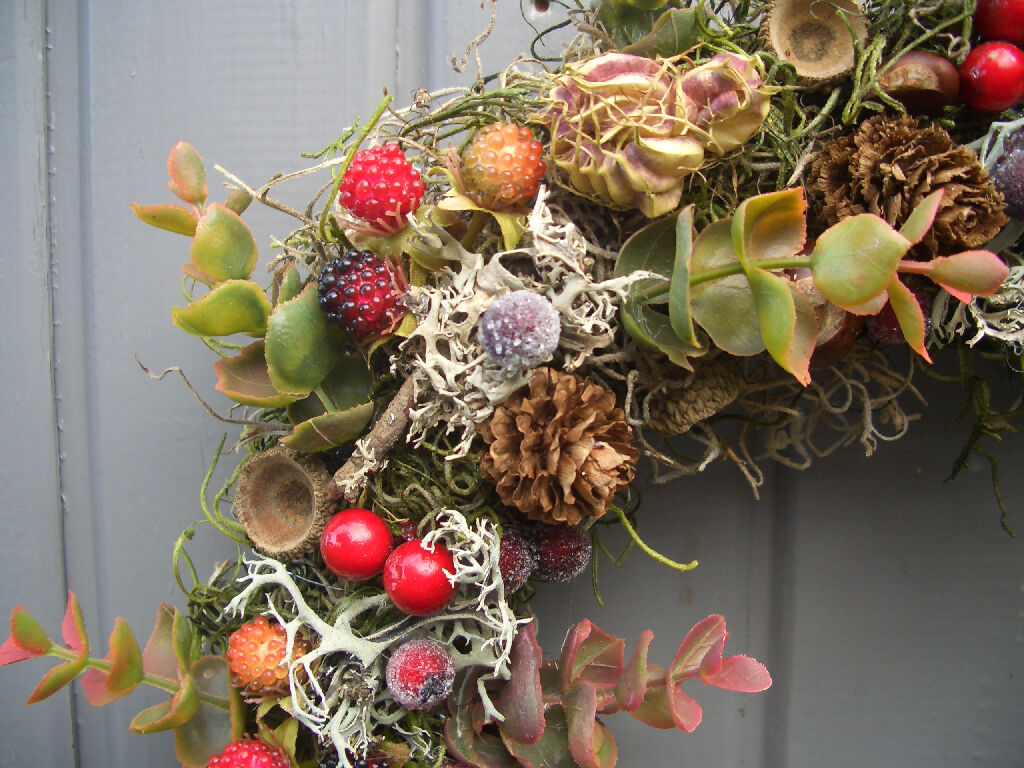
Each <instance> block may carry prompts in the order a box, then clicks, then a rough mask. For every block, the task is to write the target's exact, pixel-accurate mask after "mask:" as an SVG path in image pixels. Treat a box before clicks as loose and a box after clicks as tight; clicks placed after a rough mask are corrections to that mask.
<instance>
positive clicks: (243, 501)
mask: <svg viewBox="0 0 1024 768" xmlns="http://www.w3.org/2000/svg"><path fill="white" fill-rule="evenodd" d="M330 483H331V476H330V474H329V473H328V472H327V468H326V467H325V466H324V464H323V462H322V461H320V459H318V458H315V457H313V456H309V455H304V454H297V453H295V452H294V451H291V450H289V449H287V448H285V447H283V446H278V447H275V448H271V449H270V450H269V451H264V452H263V453H259V454H256V455H255V456H253V457H252V458H250V459H249V460H248V461H247V462H246V463H245V466H243V467H242V472H241V474H240V475H239V477H238V487H237V489H236V490H235V516H236V517H237V518H238V522H240V523H241V524H242V528H244V529H245V534H246V535H247V536H248V537H249V539H250V540H251V541H252V544H253V549H255V550H257V551H259V552H262V553H263V554H265V555H269V556H270V557H273V558H274V559H276V560H282V561H289V560H298V559H299V558H301V557H303V556H304V555H306V554H307V553H309V552H311V551H312V550H313V548H314V547H315V546H316V545H317V544H318V542H319V540H320V534H321V533H323V530H324V525H326V523H327V521H328V520H329V519H330V517H331V514H332V508H331V502H330V498H329V496H328V493H327V489H328V487H329V486H330Z"/></svg>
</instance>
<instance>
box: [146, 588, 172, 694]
mask: <svg viewBox="0 0 1024 768" xmlns="http://www.w3.org/2000/svg"><path fill="white" fill-rule="evenodd" d="M177 614H178V609H177V608H175V607H174V606H173V605H171V604H170V603H160V606H159V607H158V608H157V609H156V621H154V622H153V631H152V632H151V633H150V635H149V640H147V641H146V647H145V648H144V649H143V650H142V669H143V671H144V672H145V673H146V674H148V675H155V676H157V677H163V678H166V679H168V680H175V679H177V677H178V659H177V657H176V656H175V653H174V638H173V635H172V628H173V626H174V618H175V616H176V615H177Z"/></svg>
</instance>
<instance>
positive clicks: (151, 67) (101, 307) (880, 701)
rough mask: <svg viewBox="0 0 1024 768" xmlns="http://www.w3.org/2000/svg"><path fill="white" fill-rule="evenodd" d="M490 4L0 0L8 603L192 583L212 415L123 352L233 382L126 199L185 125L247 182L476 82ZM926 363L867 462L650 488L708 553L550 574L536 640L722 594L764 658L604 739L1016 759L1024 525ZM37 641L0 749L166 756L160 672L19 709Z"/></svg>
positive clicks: (667, 754)
mask: <svg viewBox="0 0 1024 768" xmlns="http://www.w3.org/2000/svg"><path fill="white" fill-rule="evenodd" d="M499 5H500V20H499V26H498V30H497V32H496V34H495V35H494V37H493V39H492V40H491V41H489V43H488V44H487V46H485V49H484V69H485V71H493V70H495V69H497V68H499V67H500V66H501V65H502V64H503V63H504V62H505V61H506V60H507V59H508V57H509V56H510V55H511V54H513V53H515V52H518V51H520V50H522V49H523V48H524V47H525V44H526V42H527V41H528V40H529V37H530V32H529V30H528V28H527V27H526V26H525V25H524V24H523V22H522V20H521V19H520V18H519V9H518V4H517V3H516V2H515V0H502V2H501V3H500V4H499ZM486 18H487V13H486V12H485V11H482V10H481V9H480V8H479V6H478V4H477V3H476V2H475V1H471V2H457V1H456V0H450V1H449V2H441V1H440V0H439V1H437V2H416V1H415V0H406V2H402V3H398V2H395V1H394V0H390V1H387V0H374V1H373V2H369V3H367V2H356V1H355V0H352V1H351V2H342V1H341V0H319V1H318V2H294V1H292V2H284V1H281V2H271V1H270V0H248V1H243V0H218V1H216V2H214V1H212V0H188V1H176V2H153V3H139V2H137V0H133V1H131V2H129V1H128V0H96V1H95V2H84V1H83V2H81V3H79V4H75V3H74V2H71V1H70V0H51V1H50V2H44V0H2V2H0V139H2V141H0V168H2V169H3V174H4V178H5V183H4V184H3V185H2V186H0V231H2V232H3V233H4V240H5V242H6V243H7V246H6V248H5V252H4V254H3V256H2V257H0V288H2V291H0V296H2V297H3V302H2V304H0V312H2V323H0V361H2V362H0V365H2V368H3V378H2V390H0V395H2V397H0V402H2V403H3V404H4V416H5V418H4V422H5V425H6V429H5V433H6V434H5V440H4V447H3V460H2V461H0V488H2V489H3V497H2V498H3V501H2V505H0V514H2V518H3V535H2V537H0V548H2V557H0V584H2V585H3V586H2V588H3V600H2V601H0V611H2V613H3V614H4V615H6V614H7V613H8V611H9V610H10V609H11V608H12V607H13V606H14V605H15V604H18V603H21V604H24V605H25V606H26V607H28V608H29V609H30V610H31V611H32V612H34V613H35V615H36V616H37V617H39V618H40V620H41V621H42V622H43V623H44V625H45V626H46V627H47V628H48V629H50V630H51V632H52V633H53V634H56V633H57V632H58V627H59V622H60V617H61V615H62V611H63V606H64V595H65V590H66V589H67V588H68V587H69V586H70V587H72V588H73V589H74V590H75V591H76V592H77V594H78V596H79V598H80V600H81V602H82V605H83V608H84V612H85V617H86V622H87V625H88V626H89V627H90V628H91V633H92V637H93V640H94V643H95V644H96V645H97V646H102V645H103V643H104V641H105V637H106V635H107V633H108V632H109V630H110V627H111V625H112V622H113V619H114V617H115V616H123V617H125V618H126V619H127V620H128V621H129V623H130V624H131V625H132V626H133V627H134V628H135V629H136V633H137V635H138V636H139V639H140V641H144V639H145V637H146V636H147V635H148V633H149V629H150V627H151V624H152V618H153V613H154V611H155V609H156V606H157V604H158V603H159V602H160V601H162V600H172V601H175V600H178V599H179V594H178V592H177V589H176V587H175V586H174V584H173V581H172V578H171V574H170V555H169V552H170V545H171V543H172V542H173V541H174V539H175V537H176V536H177V535H178V533H179V532H180V531H181V530H182V529H183V528H184V527H185V526H187V525H188V524H189V523H190V522H191V521H192V520H195V519H196V518H198V517H199V516H200V512H199V509H198V506H197V501H196V495H197V493H198V486H199V482H200V480H201V478H202V475H203V473H204V471H205V469H206V467H207V465H208V462H209V460H210V458H211V452H212V451H213V450H214V448H215V446H216V442H217V439H218V438H219V436H220V435H221V434H222V431H223V429H222V426H221V425H219V424H217V423H215V422H214V421H213V420H212V419H210V418H208V417H207V416H206V415H205V414H204V413H203V412H202V411H201V410H200V409H199V407H198V405H197V404H196V403H195V402H194V401H193V400H192V398H191V397H190V395H189V394H188V393H187V392H186V391H185V389H184V388H183V387H182V386H180V385H179V383H178V382H176V381H171V380H166V381H164V382H163V383H155V382H152V381H150V380H149V379H148V378H147V377H146V376H145V375H144V374H142V373H141V372H140V370H139V368H138V367H137V366H136V364H135V362H134V360H133V355H138V356H139V357H140V359H141V360H142V361H143V362H144V363H145V364H146V365H148V366H150V367H152V368H155V369H161V368H163V367H165V366H170V365H181V366H183V367H184V368H185V369H186V371H187V372H188V373H189V374H190V376H191V377H192V379H193V381H194V382H195V384H196V385H197V387H198V388H199V389H200V391H202V392H204V393H208V394H209V395H210V396H211V400H212V401H213V402H214V403H215V404H217V405H218V406H219V407H222V408H223V407H224V406H225V405H226V401H224V400H223V398H219V396H216V395H215V393H213V391H212V386H213V381H214V378H213V374H212V370H211V363H212V361H213V357H212V353H210V352H208V351H207V350H206V349H205V348H203V347H202V346H201V345H200V344H199V343H198V342H197V341H196V340H195V339H193V338H191V337H187V336H186V335H185V334H183V333H181V332H180V331H178V330H176V329H175V328H173V327H172V326H171V323H170V307H171V306H172V305H174V304H175V303H180V293H179V280H180V271H179V264H180V263H182V262H183V261H185V260H186V258H187V255H186V253H187V252H186V245H187V243H186V241H185V240H184V239H183V238H179V237H177V236H174V235H171V234H169V233H164V232H160V231H157V230H154V229H151V228H147V227H145V226H143V225H142V224H140V223H139V222H138V221H136V219H135V218H134V216H133V215H132V212H131V210H130V209H129V207H128V203H129V202H130V201H137V202H142V203H154V202H169V201H170V200H171V198H170V195H169V193H168V192H167V191H166V190H165V189H164V187H163V184H164V180H165V178H166V176H165V169H164V164H165V160H166V155H167V151H168V150H169V148H170V147H171V146H172V145H173V143H174V142H175V141H177V140H178V139H181V138H184V139H186V140H188V141H189V142H191V143H192V144H193V145H194V146H195V147H197V148H198V149H199V151H200V152H201V153H202V154H203V155H204V157H205V159H206V161H207V164H208V166H212V165H213V163H214V162H216V163H219V164H221V165H223V166H225V167H227V168H229V169H231V170H233V171H236V172H238V173H240V174H241V175H242V176H243V177H244V178H245V179H247V180H249V181H251V182H252V183H256V184H258V183H260V182H262V181H263V180H265V179H266V178H268V177H269V176H270V175H271V174H272V173H274V172H275V171H280V170H291V169H294V168H298V167H301V165H302V163H303V162H304V161H302V160H301V159H300V158H299V157H298V153H299V152H300V151H303V150H312V149H318V148H319V147H321V146H323V145H324V144H325V143H327V142H328V141H330V140H332V139H333V138H334V137H335V136H337V135H338V133H339V132H340V129H341V128H342V127H343V126H345V125H346V124H347V123H348V122H349V121H350V120H351V119H352V118H353V117H354V116H356V115H363V116H366V115H368V114H369V112H370V111H371V110H372V107H373V106H374V105H375V104H376V103H377V101H378V99H379V97H380V87H381V86H382V85H386V86H387V87H388V88H389V89H391V90H392V92H393V93H394V94H396V100H397V102H398V103H404V102H407V101H408V99H409V96H410V94H411V93H412V91H413V90H414V89H415V88H418V87H427V88H436V87H440V86H442V85H447V84H451V83H453V82H457V81H461V82H465V81H466V77H462V78H461V80H460V78H459V77H457V76H456V75H454V73H453V72H452V71H451V69H450V66H449V64H448V60H449V58H450V57H451V55H452V54H455V53H460V54H461V52H462V50H463V47H464V44H465V42H466V41H467V40H469V39H471V38H472V37H473V36H474V35H475V34H477V33H478V31H480V30H481V29H482V28H483V26H484V25H485V21H486ZM211 180H212V181H214V182H216V179H215V178H214V177H213V176H212V175H211ZM294 193H295V194H294V197H293V198H291V200H290V201H291V202H292V203H293V204H297V203H300V202H303V201H304V200H305V190H304V189H303V188H300V187H299V188H296V189H295V190H294ZM246 218H247V220H248V221H249V223H250V225H251V226H252V227H253V229H254V231H255V233H256V235H257V240H258V242H259V243H260V247H261V257H266V256H267V255H268V254H269V253H270V251H269V248H268V247H267V244H268V243H269V240H270V237H271V236H272V235H276V236H283V235H284V234H286V233H287V229H288V227H289V223H288V222H287V221H285V220H284V218H283V217H282V216H279V215H276V214H274V215H271V213H270V212H267V211H263V210H253V211H251V213H249V214H247V216H246ZM263 260H265V259H263ZM927 391H928V396H929V399H930V400H931V403H932V407H931V408H930V409H929V410H928V412H927V414H926V416H925V418H923V419H922V420H921V421H919V422H916V423H915V424H914V425H913V427H912V430H911V435H910V436H909V437H908V438H906V439H905V440H902V441H900V442H898V443H896V444H893V445H883V446H882V447H881V448H880V449H879V451H878V454H877V455H876V457H874V458H873V459H871V460H867V459H865V458H864V457H863V455H861V454H860V452H859V451H858V450H857V449H856V448H850V449H848V450H845V451H843V452H841V453H839V454H838V455H834V456H832V457H831V458H829V459H827V460H825V461H822V462H820V463H819V464H818V465H817V466H816V468H815V471H813V473H811V472H808V473H803V474H801V473H794V472H789V471H784V470H779V469H772V470H770V472H769V474H768V478H767V484H766V486H765V488H764V489H763V494H762V500H761V501H760V502H755V501H754V500H753V499H752V498H751V496H750V494H749V492H748V490H747V489H746V488H745V486H744V484H743V483H742V482H740V480H739V478H738V475H737V474H736V472H735V470H733V469H731V468H730V467H727V466H724V465H721V466H716V467H713V468H712V469H711V470H710V471H708V472H707V473H706V474H705V475H703V476H701V477H699V478H696V479H691V480H684V481H680V482H678V483H676V484H674V485H671V486H667V487H665V486H663V487H658V488H651V489H648V490H647V491H646V497H645V501H646V505H647V506H646V512H645V515H644V518H643V533H644V534H645V535H646V536H647V537H648V538H649V539H650V540H651V541H653V542H655V543H656V544H657V545H658V546H659V547H660V548H661V549H662V550H664V551H665V553H666V554H668V555H669V556H672V557H675V558H677V559H689V558H691V557H698V558H700V559H701V561H702V564H701V566H700V568H699V569H698V570H697V571H696V572H695V573H693V574H690V575H680V574H676V573H673V572H669V571H666V570H664V569H662V568H660V567H658V566H656V565H655V564H654V563H652V562H651V561H649V560H647V559H646V558H645V557H644V556H642V555H641V554H639V553H636V554H634V555H632V556H631V557H630V559H629V561H628V563H627V565H626V567H625V568H624V569H623V570H622V571H621V572H618V573H614V574H613V573H612V566H610V565H608V564H605V566H604V568H603V574H604V576H605V578H604V581H603V592H604V598H605V606H604V607H603V608H601V607H598V606H597V605H596V603H595V600H594V597H593V595H592V593H591V591H590V587H589V583H588V581H587V579H585V578H584V579H581V580H580V581H579V583H576V584H572V585H565V586H552V587H545V588H544V589H543V590H542V593H541V595H540V597H539V598H538V600H537V602H536V605H537V608H538V610H539V612H540V614H541V635H540V636H541V642H542V644H543V645H545V647H546V648H547V650H548V652H549V654H553V653H554V652H556V651H557V648H558V646H559V644H560V642H561V639H562V634H563V632H564V629H565V628H566V627H567V626H568V624H569V623H570V622H571V621H575V620H578V619H580V618H582V617H583V616H584V615H585V616H589V617H590V618H592V619H593V620H594V621H595V622H597V623H598V624H599V625H601V626H603V627H604V628H605V629H607V630H609V631H611V632H614V633H616V634H620V635H625V636H627V638H628V639H629V640H630V643H632V640H633V639H634V638H635V637H636V636H637V635H638V634H639V632H640V631H641V630H642V629H644V628H645V627H651V628H652V629H653V630H654V632H655V645H654V648H653V650H652V659H653V660H654V661H656V662H661V663H662V664H664V663H667V662H668V661H669V660H670V659H671V657H672V654H673V652H674V649H675V647H676V644H677V643H678V641H679V639H680V638H681V635H682V633H683V632H685V630H686V629H687V628H688V627H689V626H690V625H691V624H693V623H694V622H696V621H697V620H699V619H701V618H703V617H704V616H706V615H707V614H708V613H713V612H714V613H722V614H724V615H725V616H726V618H727V619H728V622H729V627H730V629H731V632H732V641H731V644H730V646H729V648H730V649H731V650H732V652H734V653H747V654H750V655H753V656H755V657H757V658H759V659H761V660H762V661H764V662H765V663H766V664H767V665H768V666H769V667H770V669H771V670H772V672H773V674H774V677H775V680H776V683H775V686H774V688H773V689H772V690H771V691H770V692H768V693H766V694H762V695H757V696H743V695H740V694H734V693H726V692H721V691H718V690H717V689H711V688H707V689H704V690H696V691H694V693H695V695H696V696H697V698H698V699H699V700H700V701H701V702H702V703H703V704H704V705H705V722H704V724H703V725H701V727H700V728H699V729H698V730H697V731H696V732H695V733H694V734H691V735H685V734H681V733H678V732H674V733H665V732H654V731H651V730H649V729H646V728H643V727H641V726H639V725H638V724H636V723H634V722H633V721H632V720H631V719H630V718H628V717H624V716H620V717H615V718H610V719H609V721H608V725H609V726H610V728H611V730H612V732H613V733H614V734H615V736H616V738H617V740H618V742H619V746H620V754H622V755H624V757H623V759H622V760H621V761H620V765H623V766H626V767H627V768H628V767H630V766H636V765H652V766H676V765H683V764H687V765H691V764H692V765H710V766H741V765H744V766H794V767H801V768H802V767H804V766H808V767H809V766H851V767H852V766H866V765H878V766H950V767H952V766H969V765H979V766H980V765H984V766H1020V765H1024V757H1022V756H1024V718H1022V715H1024V557H1022V554H1021V553H1022V550H1021V547H1022V546H1024V543H1022V542H1020V541H1014V540H1011V539H1010V538H1009V537H1007V536H1006V535H1005V534H1003V532H1002V531H1001V530H1000V528H999V526H998V522H997V517H998V513H997V511H996V509H995V506H994V503H993V500H992V495H991V490H990V487H989V485H988V477H987V470H985V468H984V467H983V466H982V465H981V464H980V463H978V464H976V466H975V468H974V469H973V470H972V471H971V472H969V473H966V474H965V475H964V476H963V477H961V478H960V479H958V480H957V481H956V482H954V483H944V482H943V479H944V478H945V477H946V475H947V474H948V470H949V467H950V465H951V463H952V460H953V458H954V456H955V454H956V452H957V450H958V449H959V446H960V444H961V441H962V440H963V438H964V437H965V435H966V430H967V426H966V424H964V423H953V416H954V415H955V414H956V413H957V412H958V410H959V408H960V406H961V397H960V395H959V393H958V392H957V391H956V390H955V388H948V389H946V390H937V389H935V388H934V387H931V388H930V389H928V390H927ZM229 429H230V428H229ZM231 436H232V437H233V436H234V435H233V434H232V435H231ZM1021 448H1022V444H1021V439H1020V438H1019V437H1010V438H1008V439H1007V440H1005V441H1004V443H1003V445H1002V446H1001V447H1000V455H1001V457H1002V473H1003V478H1004V481H1005V486H1006V487H1005V491H1006V494H1007V498H1008V499H1009V500H1010V503H1011V507H1012V510H1013V513H1014V520H1013V521H1014V522H1015V523H1016V525H1017V527H1018V529H1021V530H1024V514H1022V513H1021V512H1022V510H1021V505H1020V504H1019V502H1018V501H1017V499H1019V497H1020V495H1021V494H1022V493H1024V480H1022V479H1021V469H1022V467H1024V464H1022V462H1021V459H1020V456H1021V453H1020V452H1021ZM191 551H192V552H193V554H194V556H195V559H196V561H197V563H199V564H200V565H201V567H202V568H207V567H210V568H212V565H213V563H214V562H215V560H216V559H217V558H218V557H219V556H228V555H230V554H231V549H230V548H226V545H225V544H224V543H223V541H222V540H219V537H218V536H217V535H216V534H214V533H211V532H209V531H204V530H203V529H202V528H200V532H199V535H198V536H197V540H196V541H195V542H194V543H193V545H192V547H191ZM613 576H614V578H613ZM101 652H102V650H101ZM48 665H49V662H45V661H34V662H26V663H24V664H22V665H19V666H17V667H11V668H7V669H4V670H3V671H2V672H0V675H2V677H0V680H2V690H3V694H4V696H3V703H2V704H0V765H2V766H90V767H94V768H101V767H106V766H111V767H112V768H129V767H130V766H131V767H134V766H172V765H174V764H175V761H174V758H173V749H172V744H171V737H170V736H169V735H160V736H151V737H143V736H135V735H132V734H130V733H129V732H128V731H127V724H128V721H129V720H130V718H131V716H132V715H133V714H134V713H135V712H137V711H138V710H139V709H141V708H143V707H144V706H149V705H151V704H154V703H156V702H157V701H159V700H160V695H158V694H157V693H154V692H151V691H140V692H137V693H135V694H133V695H132V696H131V697H129V698H128V699H127V700H124V701H122V702H119V703H117V704H114V705H112V706H110V707H107V708H106V709H102V710H96V709H93V708H91V707H89V706H88V704H87V703H86V702H85V701H84V698H83V697H82V695H81V693H80V691H79V690H78V689H77V688H76V689H74V690H72V691H71V692H70V693H69V692H67V691H65V692H62V693H60V694H58V695H56V696H54V697H53V698H52V699H50V700H49V701H47V702H45V703H43V704H40V705H37V706H35V707H32V708H26V707H24V706H23V705H22V702H23V701H24V700H25V699H26V698H27V697H28V694H29V692H30V691H31V689H32V687H33V686H34V685H35V683H36V681H37V680H38V679H39V678H40V677H41V675H42V674H43V671H44V670H45V669H46V668H47V667H48ZM698 687H699V686H698Z"/></svg>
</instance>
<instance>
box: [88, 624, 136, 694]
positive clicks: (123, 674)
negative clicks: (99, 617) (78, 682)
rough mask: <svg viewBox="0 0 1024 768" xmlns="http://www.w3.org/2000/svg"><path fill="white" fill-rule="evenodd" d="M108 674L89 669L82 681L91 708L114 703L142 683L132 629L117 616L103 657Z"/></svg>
mask: <svg viewBox="0 0 1024 768" xmlns="http://www.w3.org/2000/svg"><path fill="white" fill-rule="evenodd" d="M106 661H108V662H110V670H109V671H103V670H99V669H95V668H93V669H90V670H89V671H87V672H86V673H85V675H84V676H83V677H82V688H84V689H85V697H86V699H88V701H89V703H90V704H92V705H93V706H94V707H102V706H105V705H107V704H109V703H110V702H112V701H117V700H118V699H120V698H122V697H123V696H127V695H128V694H129V693H131V692H132V691H134V690H135V688H136V687H138V685H139V683H141V682H142V674H143V673H142V654H141V653H139V644H138V643H137V642H136V640H135V634H134V633H133V632H132V630H131V627H129V626H128V624H127V623H126V622H125V620H124V619H122V618H121V617H120V616H119V617H117V618H116V619H114V629H113V631H112V632H111V633H110V652H109V653H108V654H107V656H106Z"/></svg>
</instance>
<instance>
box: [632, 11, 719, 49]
mask: <svg viewBox="0 0 1024 768" xmlns="http://www.w3.org/2000/svg"><path fill="white" fill-rule="evenodd" d="M700 39H701V29H700V24H698V23H697V11H696V10H691V9H686V10H680V9H672V10H668V11H665V12H664V13H663V14H661V16H659V17H658V18H657V20H656V21H655V22H654V25H653V26H652V27H651V31H650V32H648V33H647V34H646V35H644V36H643V37H642V38H640V39H639V40H637V41H636V42H635V43H631V44H630V45H627V46H626V47H625V48H623V49H622V52H623V53H631V54H633V55H635V56H647V57H649V58H652V59H653V58H654V57H655V56H661V57H663V58H669V57H672V56H677V55H679V54H680V53H684V52H685V51H688V50H690V49H691V48H693V46H695V45H696V44H697V43H698V42H699V41H700Z"/></svg>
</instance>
